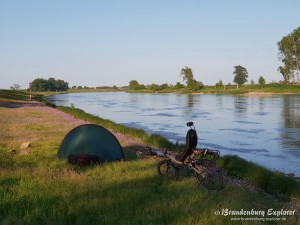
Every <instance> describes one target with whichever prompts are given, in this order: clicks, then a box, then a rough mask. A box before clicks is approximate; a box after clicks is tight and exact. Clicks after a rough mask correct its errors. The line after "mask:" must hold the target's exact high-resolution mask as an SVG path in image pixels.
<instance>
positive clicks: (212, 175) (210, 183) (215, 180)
mask: <svg viewBox="0 0 300 225" xmlns="http://www.w3.org/2000/svg"><path fill="white" fill-rule="evenodd" d="M195 173H196V177H197V179H198V181H199V184H200V185H201V186H203V187H204V188H206V189H207V190H210V191H217V190H220V189H221V188H222V186H223V173H222V170H221V169H220V168H219V167H218V166H217V165H216V164H215V163H214V162H213V161H211V160H208V159H200V160H198V161H197V162H196V163H195Z"/></svg>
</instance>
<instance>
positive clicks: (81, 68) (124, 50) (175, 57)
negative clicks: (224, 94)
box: [0, 0, 300, 89]
mask: <svg viewBox="0 0 300 225" xmlns="http://www.w3.org/2000/svg"><path fill="white" fill-rule="evenodd" d="M299 9H300V1H299V0H285V1H279V0H275V1H274V0H244V1H242V0H226V1H224V0H223V1H221V0H210V1H208V0H206V1H204V0H186V1H182V0H126V1H124V0H85V1H82V0H26V1H24V0H0V88H3V89H8V88H10V87H11V86H13V85H14V84H19V85H20V86H21V88H23V89H25V88H28V85H29V82H31V81H33V80H34V79H36V78H44V79H48V78H49V77H53V78H55V79H62V80H64V81H66V82H68V83H69V86H75V85H76V86H79V85H81V86H89V87H96V86H113V85H117V86H125V85H128V83H129V81H131V80H137V81H138V82H139V83H140V84H146V85H147V84H152V83H156V84H163V83H169V84H175V83H176V82H178V81H179V82H182V77H180V71H181V69H182V68H183V67H186V66H188V67H190V68H192V70H193V74H194V78H195V79H196V80H198V81H201V82H203V83H204V84H205V85H214V84H216V83H217V82H218V81H219V80H222V81H223V83H225V84H227V83H233V78H234V75H233V70H234V66H237V65H241V66H243V67H245V68H246V69H247V71H248V76H249V77H248V81H249V82H250V81H251V80H253V81H255V82H256V83H257V81H258V78H259V77H260V76H263V77H264V78H265V79H266V81H267V82H268V83H269V82H273V81H276V82H277V81H279V80H282V75H281V74H280V73H279V72H278V71H277V68H278V67H279V66H280V65H281V62H280V60H279V59H278V46H277V42H278V41H280V40H281V38H282V37H283V36H286V35H288V34H289V33H291V32H293V30H294V29H296V28H297V27H299V26H300V13H299Z"/></svg>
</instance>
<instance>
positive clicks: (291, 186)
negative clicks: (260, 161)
mask: <svg viewBox="0 0 300 225" xmlns="http://www.w3.org/2000/svg"><path fill="white" fill-rule="evenodd" d="M219 164H220V166H221V167H222V168H223V169H224V170H225V171H226V172H227V174H228V175H229V176H233V177H238V178H241V179H246V180H247V181H248V182H249V183H251V184H252V185H254V186H256V187H259V188H261V189H262V190H264V191H265V192H266V193H269V194H271V195H273V196H276V197H277V198H280V199H283V200H290V198H291V197H292V196H293V197H296V198H297V201H298V204H300V182H298V181H296V180H295V179H292V178H290V177H287V176H285V175H284V174H279V173H274V172H272V171H270V170H267V169H266V168H264V167H262V166H259V165H257V164H255V163H252V162H247V161H246V160H244V159H242V158H240V157H238V156H224V157H222V158H221V160H220V161H219Z"/></svg>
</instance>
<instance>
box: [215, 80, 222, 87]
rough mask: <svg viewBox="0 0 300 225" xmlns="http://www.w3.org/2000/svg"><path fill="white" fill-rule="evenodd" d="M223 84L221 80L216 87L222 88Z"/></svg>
mask: <svg viewBox="0 0 300 225" xmlns="http://www.w3.org/2000/svg"><path fill="white" fill-rule="evenodd" d="M222 86H223V81H222V80H219V82H217V83H216V88H220V87H222Z"/></svg>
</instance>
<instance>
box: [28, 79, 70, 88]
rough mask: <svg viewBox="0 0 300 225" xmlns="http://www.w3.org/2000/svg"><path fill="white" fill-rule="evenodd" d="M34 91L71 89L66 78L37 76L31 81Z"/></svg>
mask: <svg viewBox="0 0 300 225" xmlns="http://www.w3.org/2000/svg"><path fill="white" fill-rule="evenodd" d="M30 88H31V90H32V91H40V92H44V91H67V90H68V89H69V83H68V82H65V81H64V80H59V79H58V80H56V79H54V78H52V77H50V78H49V79H48V80H46V79H44V78H37V79H35V80H34V81H32V82H31V83H30Z"/></svg>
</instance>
